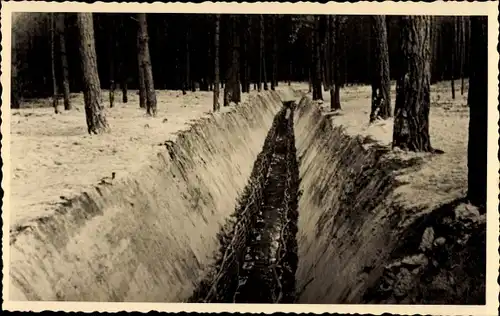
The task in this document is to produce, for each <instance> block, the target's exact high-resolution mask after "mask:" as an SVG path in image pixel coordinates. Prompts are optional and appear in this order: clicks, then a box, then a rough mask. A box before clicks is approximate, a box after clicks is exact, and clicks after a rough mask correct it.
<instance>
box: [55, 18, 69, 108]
mask: <svg viewBox="0 0 500 316" xmlns="http://www.w3.org/2000/svg"><path fill="white" fill-rule="evenodd" d="M65 18H66V14H65V13H58V14H57V17H56V29H57V37H58V38H59V54H60V58H61V68H62V89H63V97H64V109H65V110H71V102H70V99H69V94H70V89H69V66H68V56H67V55H66V36H65V29H66V26H65V24H66V23H65V22H66V19H65Z"/></svg>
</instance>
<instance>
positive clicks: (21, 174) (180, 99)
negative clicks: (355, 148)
mask: <svg viewBox="0 0 500 316" xmlns="http://www.w3.org/2000/svg"><path fill="white" fill-rule="evenodd" d="M285 87H286V84H282V85H280V87H279V89H280V90H281V89H284V88H285ZM292 88H294V89H306V91H307V85H306V84H301V83H293V84H292ZM393 88H394V87H393ZM255 93H256V92H255V91H252V92H251V94H255ZM370 93H371V90H370V87H369V86H349V87H346V88H345V89H343V90H342V92H341V101H342V107H343V110H342V113H341V115H340V116H333V117H332V119H333V120H334V122H335V124H339V125H343V126H345V127H346V129H347V130H348V131H349V133H350V134H362V135H371V136H372V137H374V138H375V139H378V140H380V141H382V142H383V143H389V142H390V141H391V138H392V120H391V119H389V120H386V121H381V122H377V123H376V124H373V125H371V126H370V125H368V117H369V110H370ZM103 94H104V96H105V100H106V99H107V91H103ZM221 96H222V92H221ZM323 96H324V98H325V102H324V106H325V107H328V106H329V93H328V92H324V93H323ZM466 96H467V94H466V93H465V94H464V95H463V96H462V95H460V91H459V90H458V91H457V98H456V99H455V100H452V99H451V92H450V85H449V82H446V83H440V84H438V85H435V86H433V87H432V92H431V98H432V105H431V106H432V108H431V121H430V133H431V142H432V145H433V147H435V148H438V149H441V150H444V151H445V154H443V155H437V156H436V155H432V156H431V155H429V154H415V153H401V154H406V155H409V156H415V155H421V156H425V157H426V159H430V160H432V162H431V163H429V164H426V165H425V167H424V168H423V169H422V170H419V171H418V172H416V173H415V174H412V175H411V177H412V179H413V180H412V181H411V189H412V190H415V194H413V195H408V194H405V196H406V197H408V196H409V197H412V196H413V198H414V199H415V200H414V201H407V202H408V203H415V204H418V202H420V201H421V199H422V196H425V197H426V199H437V200H439V199H440V197H441V198H442V195H446V196H447V197H448V198H450V197H451V196H453V197H458V196H460V195H463V194H464V192H465V189H466V179H467V165H466V158H467V156H466V153H467V128H468V108H467V105H466V104H467V102H466V101H467V99H466ZM157 98H158V115H157V117H154V118H153V117H148V116H146V115H145V111H144V110H143V109H140V108H139V106H138V96H137V94H136V91H129V102H128V103H127V104H122V103H121V102H120V101H121V94H120V93H119V92H118V93H117V95H116V96H115V99H116V101H115V102H116V104H115V107H114V108H112V109H110V108H109V107H108V104H107V103H106V111H107V117H108V122H109V124H110V127H111V133H109V134H104V135H88V133H87V128H86V124H85V112H84V107H83V97H82V95H81V94H75V95H72V103H73V106H74V109H73V110H72V111H68V112H65V113H63V114H59V115H56V114H54V111H53V109H52V108H51V107H50V100H49V99H46V100H36V101H32V103H30V104H27V105H25V106H27V107H25V108H23V109H20V110H12V111H11V138H10V148H11V157H10V161H11V186H10V189H11V224H14V223H18V222H20V221H24V220H26V219H30V218H34V217H39V216H43V214H44V210H45V211H48V210H50V209H52V208H54V206H55V204H58V203H60V202H64V200H65V199H68V198H70V197H72V196H74V195H75V194H78V193H79V192H82V191H83V190H85V189H86V188H89V187H90V186H92V185H94V184H96V183H98V182H99V181H100V179H102V178H103V177H110V176H111V175H112V173H113V172H114V173H115V174H116V177H117V178H119V177H123V176H125V175H126V174H127V173H130V172H134V170H137V168H139V167H140V166H141V163H142V162H145V161H146V160H147V159H148V157H150V156H151V155H153V154H154V153H155V152H157V151H158V150H160V148H161V147H159V145H160V144H163V142H164V141H166V140H169V139H173V138H175V133H176V132H177V131H179V130H182V129H185V128H188V127H189V124H190V122H192V121H194V120H196V119H198V118H200V117H203V116H206V115H212V114H211V113H210V112H211V110H212V93H211V92H200V91H198V92H195V93H193V92H188V93H187V94H186V95H182V93H181V92H180V91H161V90H160V91H157ZM247 98H248V94H242V102H244V101H245V100H246V99H247ZM394 99H395V96H394V91H393V95H392V100H393V103H394ZM231 108H232V107H229V108H222V111H229V110H231ZM430 184H432V185H433V186H432V187H433V188H436V186H437V188H438V190H435V189H433V190H432V191H430V190H429V185H430Z"/></svg>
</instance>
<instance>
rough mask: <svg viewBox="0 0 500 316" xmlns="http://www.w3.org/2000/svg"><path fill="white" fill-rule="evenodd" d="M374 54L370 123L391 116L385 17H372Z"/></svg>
mask: <svg viewBox="0 0 500 316" xmlns="http://www.w3.org/2000/svg"><path fill="white" fill-rule="evenodd" d="M372 30H373V35H372V39H373V45H372V49H373V52H374V54H373V55H374V56H375V58H374V62H373V63H372V64H373V68H372V70H373V72H372V109H371V114H370V122H373V121H374V120H376V119H377V118H378V117H380V118H382V119H387V118H388V117H390V116H391V112H392V111H391V81H390V72H389V71H390V68H389V46H388V42H387V25H386V18H385V15H374V16H372Z"/></svg>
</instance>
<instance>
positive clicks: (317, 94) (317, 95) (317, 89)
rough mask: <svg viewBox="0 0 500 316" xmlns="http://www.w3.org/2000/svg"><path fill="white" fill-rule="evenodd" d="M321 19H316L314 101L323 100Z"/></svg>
mask: <svg viewBox="0 0 500 316" xmlns="http://www.w3.org/2000/svg"><path fill="white" fill-rule="evenodd" d="M320 24H321V17H320V16H315V17H314V81H313V100H323V93H322V91H321V82H322V80H321V79H322V78H321V39H320Z"/></svg>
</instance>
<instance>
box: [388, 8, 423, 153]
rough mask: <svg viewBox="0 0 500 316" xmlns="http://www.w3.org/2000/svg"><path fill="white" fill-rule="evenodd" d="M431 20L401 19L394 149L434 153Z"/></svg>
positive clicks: (407, 17)
mask: <svg viewBox="0 0 500 316" xmlns="http://www.w3.org/2000/svg"><path fill="white" fill-rule="evenodd" d="M430 29H431V23H430V17H428V16H405V17H403V18H402V19H401V55H402V61H401V67H402V68H401V69H399V70H400V76H399V78H398V81H397V89H396V109H395V118H394V133H393V142H392V145H393V147H400V148H402V149H408V150H411V151H432V147H431V140H430V136H429V109H430V60H431V53H430V52H431V45H430V44H431V43H430Z"/></svg>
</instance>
